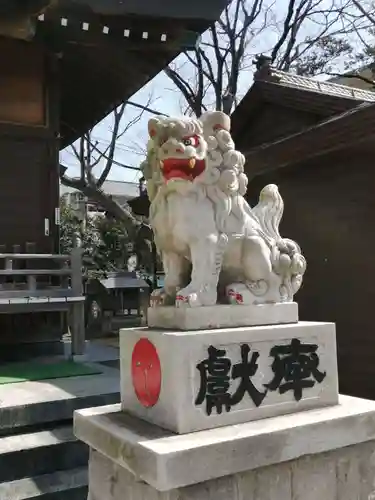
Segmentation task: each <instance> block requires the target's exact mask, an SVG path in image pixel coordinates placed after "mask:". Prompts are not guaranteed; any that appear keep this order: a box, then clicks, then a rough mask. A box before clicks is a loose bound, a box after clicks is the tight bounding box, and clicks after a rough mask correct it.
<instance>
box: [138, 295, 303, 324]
mask: <svg viewBox="0 0 375 500" xmlns="http://www.w3.org/2000/svg"><path fill="white" fill-rule="evenodd" d="M297 321H298V304H297V303H296V302H285V303H280V304H259V305H251V306H245V305H243V306H242V305H229V304H222V305H216V306H207V307H174V306H165V307H164V306H162V307H150V308H149V309H148V313H147V324H148V326H149V327H150V328H167V329H173V330H200V329H205V330H208V329H213V328H236V327H241V326H259V325H278V324H285V323H297Z"/></svg>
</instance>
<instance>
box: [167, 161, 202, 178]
mask: <svg viewBox="0 0 375 500" xmlns="http://www.w3.org/2000/svg"><path fill="white" fill-rule="evenodd" d="M161 163H162V171H163V176H164V178H165V179H166V180H167V181H168V180H170V179H185V180H188V181H192V180H193V179H195V177H198V175H200V174H201V173H202V172H203V171H204V169H205V161H204V160H197V159H196V158H166V159H165V160H163V161H162V162H161Z"/></svg>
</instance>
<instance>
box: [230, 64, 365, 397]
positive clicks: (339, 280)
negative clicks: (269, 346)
mask: <svg viewBox="0 0 375 500" xmlns="http://www.w3.org/2000/svg"><path fill="white" fill-rule="evenodd" d="M232 122H233V137H234V139H235V141H236V143H237V144H238V146H239V148H240V149H241V150H242V151H243V152H244V153H245V157H246V165H245V171H246V173H247V175H248V176H249V187H248V200H249V201H250V203H251V204H254V203H255V202H256V199H257V196H258V193H259V189H260V188H261V186H263V185H264V184H267V183H270V182H274V183H276V184H278V185H279V187H280V190H281V192H282V193H283V197H284V199H285V202H286V210H285V214H284V218H283V223H282V228H283V231H287V232H290V233H293V234H295V237H296V238H297V239H298V241H299V243H300V244H301V246H302V248H303V251H304V252H305V255H306V258H307V260H308V262H309V268H308V273H307V277H306V280H305V285H304V287H303V289H302V290H301V293H300V294H299V305H300V314H301V318H302V319H304V320H313V319H315V320H319V321H334V322H335V323H336V324H337V327H338V335H337V346H338V367H339V381H340V391H341V392H343V393H345V394H350V395H355V396H359V397H368V398H371V399H374V398H375V390H374V387H373V383H372V380H373V377H374V375H375V368H374V366H375V363H374V360H375V355H374V353H373V340H372V339H373V311H372V307H373V303H374V301H375V292H374V287H373V286H372V280H371V275H372V274H373V273H375V261H374V258H373V256H372V252H371V251H370V248H371V247H372V244H371V242H372V241H373V240H374V241H375V233H374V232H373V231H372V230H371V220H372V218H373V217H374V215H375V212H374V207H375V205H374V196H373V186H374V174H373V168H372V164H373V158H374V153H375V149H374V147H375V146H374V145H375V141H374V134H375V132H374V131H375V126H374V125H375V93H374V92H371V91H366V90H361V89H356V88H354V87H346V86H343V85H337V84H334V83H330V82H321V81H317V80H315V79H311V78H305V77H301V76H297V75H293V74H289V73H283V72H280V71H277V70H275V69H272V68H269V67H267V66H266V67H263V69H261V70H259V71H258V72H257V73H256V75H255V81H254V84H253V86H252V87H251V89H250V90H249V92H248V93H247V95H246V96H245V97H244V98H243V100H242V101H241V103H240V104H239V106H238V107H237V109H236V110H235V112H234V113H233V115H232Z"/></svg>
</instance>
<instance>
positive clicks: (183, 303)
mask: <svg viewBox="0 0 375 500" xmlns="http://www.w3.org/2000/svg"><path fill="white" fill-rule="evenodd" d="M216 300H217V290H216V288H215V290H211V289H208V288H207V289H203V290H196V289H194V288H193V287H190V286H187V287H186V288H183V289H182V290H180V291H179V292H178V293H177V295H176V307H199V306H212V305H214V304H216Z"/></svg>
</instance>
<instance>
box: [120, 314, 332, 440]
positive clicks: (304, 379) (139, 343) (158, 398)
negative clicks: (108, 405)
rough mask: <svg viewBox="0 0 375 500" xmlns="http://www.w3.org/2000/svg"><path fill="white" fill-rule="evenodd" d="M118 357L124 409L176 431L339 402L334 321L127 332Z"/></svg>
mask: <svg viewBox="0 0 375 500" xmlns="http://www.w3.org/2000/svg"><path fill="white" fill-rule="evenodd" d="M237 309H241V307H237ZM120 357H121V401H122V408H123V410H124V411H127V412H129V413H131V414H133V415H135V416H137V417H139V418H142V419H143V420H147V421H148V422H151V423H154V424H157V425H159V426H161V427H163V428H165V429H168V430H171V431H174V432H177V433H187V432H193V431H198V430H203V429H209V428H216V427H220V426H224V425H229V424H238V423H243V422H249V421H252V420H259V419H261V418H266V417H274V416H277V415H283V414H286V413H291V412H296V411H301V410H305V409H310V408H316V407H320V406H327V405H335V404H337V402H338V382H337V364H336V337H335V326H334V324H332V323H313V322H299V323H295V324H289V325H274V326H257V327H242V328H224V329H216V330H199V331H179V330H156V329H154V328H138V329H128V330H122V331H121V333H120Z"/></svg>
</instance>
